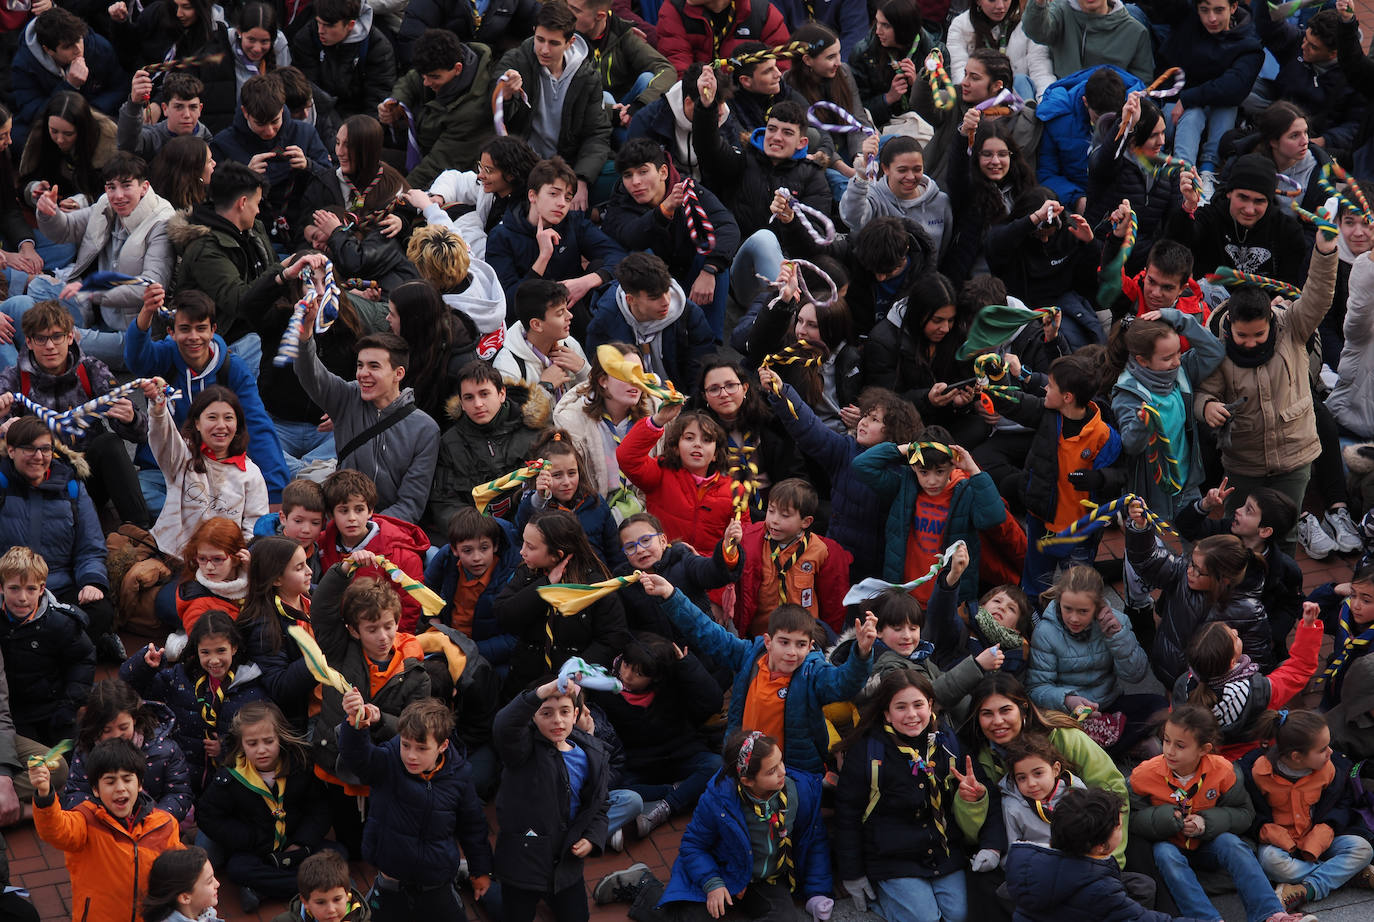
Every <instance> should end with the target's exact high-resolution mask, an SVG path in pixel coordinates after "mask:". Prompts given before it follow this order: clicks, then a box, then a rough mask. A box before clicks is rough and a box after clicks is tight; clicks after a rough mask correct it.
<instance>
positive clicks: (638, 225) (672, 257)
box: [601, 148, 740, 291]
mask: <svg viewBox="0 0 1374 922" xmlns="http://www.w3.org/2000/svg"><path fill="white" fill-rule="evenodd" d="M670 149H671V148H670ZM678 182H681V177H680V176H679V175H678V173H677V171H676V170H674V169H673V168H671V167H669V171H668V184H669V187H671V186H672V185H673V184H674V183H678ZM697 200H698V201H700V202H701V206H702V207H703V208H705V209H706V214H707V215H708V216H709V217H710V220H711V225H712V227H714V228H715V237H716V245H715V246H714V247H712V248H711V252H709V253H707V254H706V264H707V265H710V266H715V267H716V269H717V270H718V271H722V272H723V271H725V270H727V269H729V268H730V261H731V260H732V259H734V257H735V252H736V251H737V250H738V249H739V245H740V235H739V225H738V224H737V223H735V216H734V214H732V213H731V212H730V209H728V208H726V207H725V206H724V205H723V204H721V201H720V199H718V198H716V194H715V193H714V192H712V191H711V190H710V189H707V188H705V187H703V186H698V187H697ZM601 229H602V230H604V231H605V232H606V233H608V234H610V235H611V236H612V237H614V238H615V239H616V241H617V242H619V243H620V245H621V246H623V247H625V249H627V250H652V251H653V252H654V254H655V255H657V256H658V257H659V258H660V259H662V260H663V261H664V262H666V263H667V264H668V272H669V274H671V275H672V277H673V278H675V279H677V282H678V284H679V285H681V286H682V288H683V291H690V290H691V288H692V282H693V281H694V280H695V276H694V275H693V274H692V265H693V264H694V263H695V262H696V256H697V251H696V244H695V243H693V242H692V238H691V235H690V234H689V233H688V232H687V211H686V209H685V208H679V209H678V210H677V213H676V214H674V215H673V218H672V220H669V219H667V218H665V217H663V212H662V211H660V210H659V209H658V208H657V207H656V206H649V205H640V204H639V203H638V202H636V201H635V200H634V199H633V198H631V197H630V193H628V192H626V191H625V185H624V183H619V182H617V183H616V184H615V189H613V190H612V191H611V199H610V201H609V202H607V203H606V207H605V209H604V210H603V211H602V212H601Z"/></svg>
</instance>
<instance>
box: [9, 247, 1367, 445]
mask: <svg viewBox="0 0 1374 922" xmlns="http://www.w3.org/2000/svg"><path fill="white" fill-rule="evenodd" d="M1349 291H1350V297H1349V299H1348V300H1347V301H1346V302H1345V324H1344V326H1343V328H1342V329H1343V332H1344V333H1345V346H1344V348H1342V349H1341V364H1340V368H1339V369H1338V370H1337V373H1338V375H1339V377H1338V378H1337V380H1336V386H1335V388H1333V389H1332V391H1331V395H1330V396H1329V397H1327V398H1326V407H1327V409H1328V410H1330V411H1331V415H1332V416H1334V417H1336V421H1337V422H1338V423H1340V424H1341V425H1342V426H1343V427H1345V428H1346V429H1348V430H1350V431H1351V432H1353V433H1354V434H1355V435H1358V436H1359V437H1361V438H1363V439H1371V438H1374V257H1370V256H1367V255H1366V256H1363V257H1360V258H1358V259H1356V260H1355V263H1354V265H1352V266H1351V267H1350V287H1349ZM2 380H3V379H0V381H2Z"/></svg>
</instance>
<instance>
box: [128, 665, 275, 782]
mask: <svg viewBox="0 0 1374 922" xmlns="http://www.w3.org/2000/svg"><path fill="white" fill-rule="evenodd" d="M143 653H144V648H139V649H138V650H136V651H135V652H134V655H133V656H131V657H129V658H128V659H127V660H125V661H124V664H123V665H122V666H120V667H119V677H120V678H121V679H123V680H124V681H125V682H128V683H129V685H130V686H132V687H133V689H134V691H136V692H138V693H139V695H140V696H141V697H142V698H144V699H145V700H147V701H160V702H161V703H163V704H165V705H167V707H168V709H169V710H171V712H172V715H173V717H174V718H175V719H176V725H175V729H174V730H173V733H172V737H173V739H174V740H176V743H177V745H178V746H180V747H181V752H182V754H183V755H184V756H186V766H187V769H188V771H189V773H190V779H191V788H192V790H194V791H196V792H200V791H201V789H202V788H204V787H205V786H206V785H207V784H208V783H209V780H210V778H211V777H212V776H213V775H214V773H215V765H216V761H215V760H214V759H207V758H206V757H205V741H206V740H208V739H212V738H214V739H219V740H220V741H221V742H223V741H225V740H227V739H228V738H229V733H230V731H231V730H232V729H233V726H234V715H235V714H237V713H238V710H239V708H241V707H243V706H244V705H245V704H247V703H249V702H250V701H263V700H266V698H267V692H266V691H265V690H264V689H263V687H262V683H261V682H259V681H258V680H259V679H261V678H262V669H261V668H259V667H258V665H257V664H256V663H252V662H247V661H243V662H239V663H237V664H236V665H235V666H234V668H233V669H232V670H230V674H228V675H226V676H225V677H224V681H223V682H222V683H221V685H222V687H223V688H224V699H223V700H222V701H221V702H220V703H219V705H218V707H217V708H216V709H215V712H214V717H215V720H214V722H213V723H211V722H209V721H207V720H206V716H207V710H208V709H207V707H206V704H207V702H208V700H209V698H210V697H213V695H212V693H211V692H210V689H209V686H208V684H207V685H205V686H198V683H199V680H200V679H201V677H202V676H204V672H203V671H201V670H200V669H199V668H197V675H196V676H195V677H194V678H193V677H192V676H191V675H189V674H187V671H186V660H187V659H195V657H196V655H197V654H196V651H195V650H193V649H189V648H188V649H187V650H186V651H184V653H183V655H182V662H179V663H168V664H165V665H164V666H163V667H162V668H161V669H155V668H153V667H152V666H149V665H148V663H147V661H146V660H144V658H143Z"/></svg>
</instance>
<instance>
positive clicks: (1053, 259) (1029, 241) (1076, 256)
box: [983, 203, 1101, 307]
mask: <svg viewBox="0 0 1374 922" xmlns="http://www.w3.org/2000/svg"><path fill="white" fill-rule="evenodd" d="M1070 207H1072V203H1071V204H1070ZM1036 230H1037V228H1036V226H1035V222H1034V221H1033V220H1032V219H1031V216H1030V215H1026V216H1024V217H1021V218H1011V219H1010V220H1007V221H1004V222H1001V223H996V222H994V223H992V224H990V225H989V226H988V228H987V230H986V231H985V232H984V237H983V241H984V242H983V256H984V258H985V259H986V260H987V263H988V271H989V272H990V273H992V274H993V275H995V276H996V277H997V278H999V279H1001V280H1002V281H1003V282H1004V283H1005V284H1006V286H1007V292H1008V293H1009V294H1011V295H1012V296H1013V297H1017V298H1020V299H1021V300H1022V301H1024V302H1025V303H1026V305H1027V306H1028V307H1047V306H1052V305H1057V304H1058V303H1059V302H1060V299H1061V298H1064V297H1065V296H1066V295H1069V296H1072V295H1073V294H1078V295H1081V296H1083V297H1084V298H1087V299H1090V300H1091V299H1092V296H1093V295H1094V294H1096V289H1097V268H1098V263H1099V256H1100V255H1101V252H1100V251H1101V248H1100V247H1099V246H1098V245H1097V244H1096V242H1095V241H1092V240H1089V241H1087V242H1084V241H1081V240H1079V239H1078V238H1077V237H1075V236H1074V235H1073V231H1071V230H1070V229H1069V228H1068V227H1067V226H1065V225H1064V224H1063V223H1062V222H1061V223H1060V224H1059V226H1058V227H1057V228H1055V229H1053V230H1052V231H1051V232H1050V237H1049V239H1048V240H1044V241H1042V240H1041V239H1040V237H1039V235H1038V234H1037V233H1036Z"/></svg>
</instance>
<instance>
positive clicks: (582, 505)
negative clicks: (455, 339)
mask: <svg viewBox="0 0 1374 922" xmlns="http://www.w3.org/2000/svg"><path fill="white" fill-rule="evenodd" d="M507 342H509V340H507ZM530 457H532V458H543V459H544V460H545V461H548V462H549V463H548V464H547V465H546V466H545V467H544V469H543V470H541V471H540V472H539V476H538V477H537V478H535V481H534V489H533V490H529V491H527V492H526V493H525V497H524V499H522V500H521V501H520V508H519V509H517V510H516V511H515V529H516V531H517V532H520V531H524V530H525V526H526V525H527V524H529V521H530V516H532V515H534V514H535V513H537V512H540V511H541V510H544V509H564V510H567V511H568V512H571V513H572V514H573V515H575V516H577V520H578V521H579V522H581V523H582V530H583V531H585V532H586V533H587V540H589V541H590V542H591V545H592V550H594V551H596V556H598V557H600V558H601V562H602V563H604V564H605V565H606V567H607V569H610V570H614V569H616V568H617V567H620V566H623V565H624V563H625V552H624V551H623V550H621V548H620V539H619V536H618V534H617V531H616V522H615V515H614V513H612V511H611V507H610V506H609V505H607V504H606V500H605V498H604V497H602V495H601V494H600V493H598V492H597V491H596V489H595V484H594V483H593V482H592V479H591V478H590V477H588V476H587V466H586V464H585V463H584V462H583V459H582V452H580V451H579V450H578V449H577V446H576V444H574V443H573V440H572V436H571V435H570V434H568V433H567V432H566V431H564V430H562V429H553V430H549V431H546V432H545V433H544V434H543V435H542V436H540V438H539V441H538V442H536V443H535V444H534V447H533V448H531V449H530Z"/></svg>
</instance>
